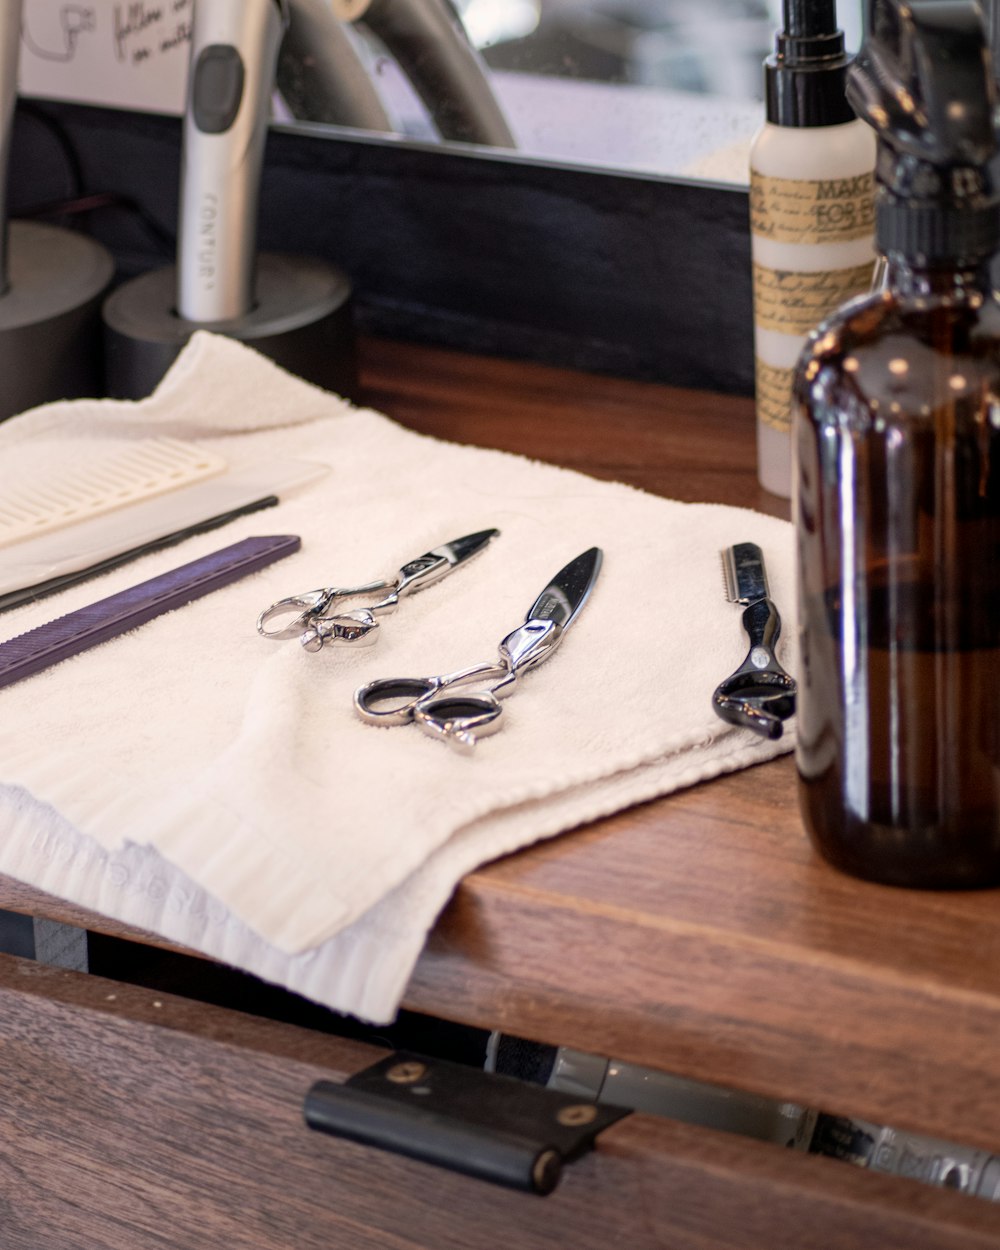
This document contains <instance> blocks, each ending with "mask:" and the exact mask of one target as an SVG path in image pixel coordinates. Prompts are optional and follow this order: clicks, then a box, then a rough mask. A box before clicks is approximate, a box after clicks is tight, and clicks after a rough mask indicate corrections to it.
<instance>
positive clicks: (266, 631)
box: [257, 578, 395, 650]
mask: <svg viewBox="0 0 1000 1250" xmlns="http://www.w3.org/2000/svg"><path fill="white" fill-rule="evenodd" d="M393 586H395V582H387V581H385V579H384V578H383V579H382V580H381V581H377V582H368V583H367V585H365V586H352V587H350V588H349V589H342V588H340V587H337V586H324V587H321V588H320V589H319V590H307V591H305V592H304V593H303V594H301V595H289V596H288V598H287V599H279V600H278V601H277V602H276V603H272V604H271V606H270V607H269V608H265V609H264V611H263V612H261V614H260V616H258V617H257V633H258V634H260V635H261V636H262V637H264V638H277V639H280V638H301V637H302V635H303V633H304V632H305V631H306V630H307V629H310V628H311V627H312V626H313V625H314V624H315V622H316V621H317V620H321V619H323V618H325V617H327V615H328V613H329V611H330V608H331V607H332V606H333V604H334V603H336V601H337V600H338V599H356V598H357V597H358V596H359V595H370V594H374V593H375V592H376V591H379V590H389V589H390V588H391V587H393ZM388 598H390V599H391V598H392V595H391V594H390V595H389V596H388ZM383 602H385V601H383ZM380 607H382V605H381V604H376V605H375V608H373V609H371V610H372V611H374V610H376V609H378V608H380ZM272 621H283V622H284V623H283V624H279V625H278V626H277V628H273V629H271V628H268V626H269V625H270V624H271V622H272ZM303 645H305V644H303ZM320 645H322V643H321V644H320ZM307 649H309V650H312V649H315V648H307Z"/></svg>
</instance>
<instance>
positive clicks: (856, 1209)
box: [0, 957, 1000, 1250]
mask: <svg viewBox="0 0 1000 1250" xmlns="http://www.w3.org/2000/svg"><path fill="white" fill-rule="evenodd" d="M0 1055H2V1057H3V1062H2V1064H0V1101H2V1105H3V1116H2V1117H0V1150H2V1154H3V1161H4V1180H3V1184H2V1186H0V1244H2V1245H3V1247H4V1250H207V1247H220V1248H221V1247H225V1250H292V1248H294V1250H332V1248H334V1247H338V1248H339V1247H343V1248H344V1250H494V1248H495V1247H497V1246H499V1245H501V1244H503V1245H510V1246H513V1247H517V1250H550V1248H551V1247H553V1246H555V1247H565V1248H566V1250H570V1248H572V1250H606V1248H607V1247H610V1246H622V1247H628V1250H652V1248H654V1247H658V1248H660V1250H748V1248H750V1247H761V1248H763V1247H766V1248H767V1250H800V1248H801V1247H802V1246H813V1245H816V1246H819V1245H821V1246H822V1247H823V1250H857V1248H859V1247H873V1246H877V1247H879V1250H986V1248H987V1247H990V1246H994V1245H996V1244H997V1238H998V1236H1000V1208H998V1207H996V1206H994V1205H992V1204H990V1203H986V1202H978V1201H972V1200H968V1199H964V1198H962V1197H961V1196H960V1195H958V1194H954V1193H949V1192H945V1191H940V1190H933V1189H930V1188H924V1187H915V1186H913V1185H912V1184H910V1183H908V1182H905V1181H902V1180H899V1179H898V1178H895V1177H883V1176H876V1175H874V1174H871V1173H867V1172H863V1171H860V1170H858V1169H856V1168H852V1167H850V1166H848V1165H846V1164H842V1163H836V1162H834V1161H832V1160H827V1159H819V1158H817V1157H814V1156H805V1155H799V1154H795V1153H792V1152H790V1151H785V1150H782V1149H780V1148H779V1147H776V1146H770V1145H766V1144H764V1143H760V1142H754V1141H749V1140H746V1139H743V1138H737V1137H733V1136H729V1135H726V1134H722V1133H713V1132H710V1131H708V1130H702V1129H696V1128H692V1127H690V1126H686V1125H681V1124H676V1123H672V1122H669V1121H665V1120H658V1119H652V1118H648V1117H642V1116H632V1117H630V1118H628V1119H627V1120H625V1121H622V1122H621V1123H620V1124H618V1125H616V1126H615V1127H614V1128H613V1129H610V1130H608V1131H607V1132H606V1133H604V1134H603V1135H602V1136H601V1137H600V1138H599V1140H598V1143H597V1147H596V1149H595V1151H594V1152H592V1153H591V1154H589V1155H587V1156H586V1157H585V1158H584V1159H582V1160H581V1161H579V1162H578V1163H575V1164H573V1165H571V1166H570V1167H568V1168H567V1169H566V1171H565V1173H564V1176H563V1180H562V1182H561V1184H560V1186H559V1187H558V1189H557V1190H556V1191H555V1193H554V1194H552V1195H551V1196H550V1197H547V1198H538V1197H535V1196H533V1195H528V1194H522V1193H516V1192H511V1191H508V1190H504V1189H500V1188H499V1187H497V1186H494V1185H490V1184H487V1183H485V1182H481V1181H477V1180H470V1179H468V1178H465V1177H460V1176H456V1175H454V1174H452V1173H449V1172H445V1171H442V1170H441V1169H438V1168H432V1167H430V1166H428V1165H426V1164H423V1163H420V1162H417V1161H412V1160H408V1159H404V1158H401V1157H399V1156H395V1155H390V1154H385V1153H382V1152H378V1151H374V1150H372V1149H369V1148H367V1147H363V1146H359V1145H355V1144H353V1143H350V1142H344V1141H340V1140H337V1139H334V1138H331V1137H328V1136H325V1135H322V1134H318V1133H314V1132H311V1131H310V1130H308V1129H307V1128H306V1127H305V1124H304V1122H303V1119H302V1100H303V1097H304V1095H305V1093H306V1091H307V1090H308V1089H309V1087H310V1086H311V1084H312V1083H313V1082H314V1081H315V1080H318V1079H327V1080H329V1079H333V1080H341V1079H343V1078H344V1077H345V1076H347V1075H350V1074H351V1073H352V1072H354V1071H357V1070H358V1069H360V1068H361V1067H363V1066H367V1065H368V1064H369V1063H371V1062H374V1060H375V1059H376V1058H378V1057H379V1052H377V1051H374V1050H373V1049H372V1048H370V1047H364V1046H359V1045H357V1044H354V1043H349V1042H346V1041H344V1040H343V1039H340V1038H329V1037H322V1036H319V1035H317V1034H314V1033H311V1032H306V1031H303V1030H299V1029H295V1028H292V1027H290V1026H287V1025H282V1026H279V1025H274V1024H271V1023H269V1022H267V1021H262V1020H258V1019H254V1018H253V1017H251V1016H248V1015H244V1014H242V1013H239V1012H234V1011H223V1010H221V1009H219V1008H215V1007H209V1006H205V1005H201V1004H193V1003H191V1002H189V1001H187V1000H185V999H181V998H173V997H170V996H167V995H162V996H159V995H158V996H154V995H152V994H151V993H150V992H149V991H146V990H140V989H136V988H132V987H127V986H121V985H118V984H116V983H115V982H112V981H104V980H102V979H101V978H98V977H88V976H86V975H83V974H80V973H73V972H66V971H63V970H58V969H52V968H44V967H40V966H38V965H37V964H32V963H30V962H26V961H21V960H16V959H13V958H10V957H0ZM817 1230H822V1234H821V1236H822V1240H821V1241H817V1240H816V1236H817Z"/></svg>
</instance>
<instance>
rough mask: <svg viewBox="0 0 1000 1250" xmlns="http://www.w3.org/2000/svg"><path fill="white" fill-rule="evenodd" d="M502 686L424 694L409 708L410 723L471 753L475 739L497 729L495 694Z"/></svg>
mask: <svg viewBox="0 0 1000 1250" xmlns="http://www.w3.org/2000/svg"><path fill="white" fill-rule="evenodd" d="M512 676H513V674H511V677H512ZM507 688H509V687H507ZM503 689H504V688H503V687H498V688H497V689H496V690H495V691H494V690H484V691H480V692H479V693H472V694H461V693H458V694H451V693H450V692H448V691H446V692H445V693H444V694H432V695H429V696H425V697H424V698H423V699H421V700H420V701H419V702H418V703H417V705H416V707H415V708H414V709H413V723H414V724H415V725H417V726H419V728H420V729H422V730H423V731H424V733H425V734H429V735H430V737H432V738H437V739H438V740H442V739H443V740H444V741H445V742H446V743H447V744H448V745H449V746H450V747H453V748H454V749H455V750H457V751H460V752H461V753H462V754H463V755H471V753H472V750H473V748H474V747H475V745H476V741H477V740H478V739H479V738H485V737H486V736H487V735H489V734H492V733H496V731H497V730H498V729H499V728H500V717H501V715H502V714H503V708H502V706H501V705H500V698H499V696H500V694H501V693H502V692H503Z"/></svg>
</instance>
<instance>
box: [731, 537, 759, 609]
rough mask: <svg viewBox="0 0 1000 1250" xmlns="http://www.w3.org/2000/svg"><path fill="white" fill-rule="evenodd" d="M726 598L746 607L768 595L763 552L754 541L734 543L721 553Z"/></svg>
mask: <svg viewBox="0 0 1000 1250" xmlns="http://www.w3.org/2000/svg"><path fill="white" fill-rule="evenodd" d="M721 554H722V574H723V577H724V579H725V583H726V598H727V599H728V600H729V602H730V603H741V604H742V605H743V606H744V607H747V606H748V605H749V604H751V603H756V602H757V601H758V600H759V599H766V598H767V597H768V589H767V573H766V572H765V570H764V554H763V552H762V551H761V549H760V548H759V547H758V546H757V544H756V543H736V544H735V546H732V547H727V548H726V549H725V551H723V552H722V553H721Z"/></svg>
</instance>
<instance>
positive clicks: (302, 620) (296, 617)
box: [257, 530, 500, 651]
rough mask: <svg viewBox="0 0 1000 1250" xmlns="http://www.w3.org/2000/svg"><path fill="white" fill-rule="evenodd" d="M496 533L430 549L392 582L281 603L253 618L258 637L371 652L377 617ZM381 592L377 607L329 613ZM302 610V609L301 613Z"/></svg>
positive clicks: (316, 648)
mask: <svg viewBox="0 0 1000 1250" xmlns="http://www.w3.org/2000/svg"><path fill="white" fill-rule="evenodd" d="M499 533H500V531H499V530H481V531H480V532H479V533H478V534H467V535H466V536H465V537H464V538H456V539H454V540H453V541H452V542H450V543H444V544H443V545H442V546H440V547H433V548H432V549H431V550H430V551H428V552H426V553H425V554H424V555H422V556H417V558H416V559H415V560H410V561H409V562H408V563H406V564H404V565H403V567H402V568H401V569H400V570H399V572H398V573H397V574H396V575H395V577H393V578H383V579H380V580H378V581H374V582H368V583H367V584H366V585H364V586H354V587H351V588H350V589H346V590H345V589H338V588H337V587H335V586H327V587H324V588H322V589H320V590H308V591H306V592H305V593H303V594H301V595H290V596H289V597H288V598H287V599H279V600H278V601H277V603H272V604H271V606H270V607H269V608H265V609H264V611H263V612H261V614H260V616H259V617H258V618H257V632H258V633H259V634H261V635H262V636H263V637H264V638H298V640H299V642H300V643H301V644H302V646H303V647H305V649H306V650H307V651H319V650H320V649H321V648H322V647H323V645H324V644H325V643H327V642H332V643H333V644H334V645H335V646H337V645H346V644H349V643H350V644H353V645H355V646H362V647H369V646H371V645H372V643H375V642H377V641H378V632H377V630H378V626H379V622H378V621H377V620H375V614H376V613H380V614H386V615H388V614H389V613H391V612H395V610H396V608H397V607H398V606H399V601H400V599H402V598H404V597H405V596H406V595H413V594H416V593H417V591H418V590H423V589H424V587H425V586H430V585H431V583H432V582H436V581H440V579H441V578H442V577H447V576H448V574H449V573H451V572H452V571H453V570H454V569H456V568H458V567H459V565H461V564H464V563H465V562H466V560H469V559H471V557H472V556H474V555H476V554H477V553H478V552H480V551H482V550H483V548H484V547H485V546H486V545H487V544H488V543H489V542H490V541H491V540H492V539H494V538H496V537H497V535H498V534H499ZM381 590H386V591H388V592H389V593H388V594H387V595H386V596H385V598H383V599H380V600H379V601H378V603H373V604H370V605H369V606H368V607H366V608H355V609H354V610H353V611H350V612H343V613H340V614H331V613H330V608H331V607H332V606H333V605H334V603H335V602H336V601H337V600H338V599H356V598H357V597H358V596H359V595H371V594H377V593H378V592H379V591H381ZM300 608H301V609H303V610H302V611H299V610H298V609H300ZM289 613H291V614H292V617H291V620H288V619H287V618H288V616H289ZM282 619H284V620H285V624H284V625H279V626H278V627H277V628H275V629H271V628H268V626H269V624H270V622H272V621H280V620H282Z"/></svg>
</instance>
